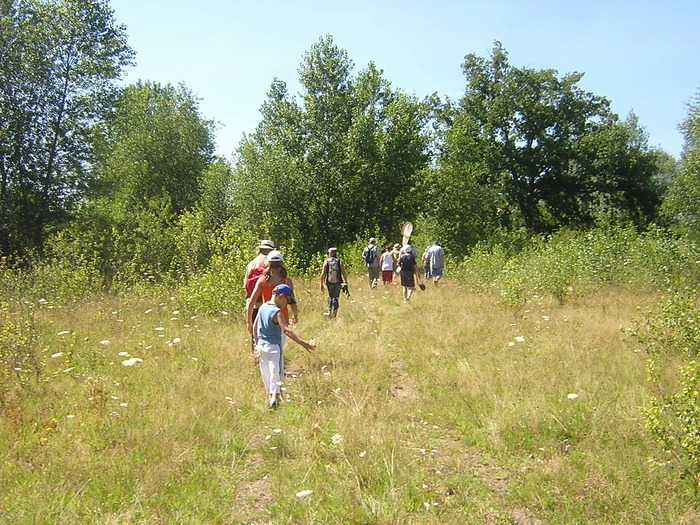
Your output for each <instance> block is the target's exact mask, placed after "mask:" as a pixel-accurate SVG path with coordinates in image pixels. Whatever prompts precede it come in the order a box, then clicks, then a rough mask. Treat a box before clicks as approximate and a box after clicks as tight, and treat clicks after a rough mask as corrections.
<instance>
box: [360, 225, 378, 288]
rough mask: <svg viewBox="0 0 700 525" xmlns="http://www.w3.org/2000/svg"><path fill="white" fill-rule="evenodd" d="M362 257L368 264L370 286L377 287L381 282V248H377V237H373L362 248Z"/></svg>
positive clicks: (366, 264)
mask: <svg viewBox="0 0 700 525" xmlns="http://www.w3.org/2000/svg"><path fill="white" fill-rule="evenodd" d="M362 258H363V259H364V260H365V266H367V274H368V277H369V286H370V288H376V287H377V283H378V282H379V248H377V239H375V238H374V237H372V238H371V239H370V240H369V244H368V245H367V246H366V247H365V249H364V250H362Z"/></svg>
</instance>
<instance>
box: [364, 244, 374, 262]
mask: <svg viewBox="0 0 700 525" xmlns="http://www.w3.org/2000/svg"><path fill="white" fill-rule="evenodd" d="M376 256H377V248H376V247H375V246H367V248H365V253H364V254H363V255H362V257H364V259H365V262H366V263H367V264H368V265H370V264H372V263H373V262H374V258H375V257H376Z"/></svg>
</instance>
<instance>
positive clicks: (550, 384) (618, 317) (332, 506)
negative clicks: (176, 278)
mask: <svg viewBox="0 0 700 525" xmlns="http://www.w3.org/2000/svg"><path fill="white" fill-rule="evenodd" d="M296 288H297V293H298V296H299V304H300V321H299V324H298V325H297V326H296V328H295V330H296V331H297V333H298V334H300V335H301V336H302V337H304V338H313V339H315V341H316V343H317V345H318V348H317V349H316V350H315V351H314V352H306V351H305V350H304V349H302V348H301V347H299V346H297V345H295V344H294V343H293V342H291V341H289V342H288V343H287V349H286V352H285V355H286V369H285V372H286V377H285V385H284V389H285V391H284V396H285V402H284V403H283V404H282V406H281V407H280V409H279V410H277V411H274V412H273V411H269V410H268V409H267V408H266V400H267V396H266V395H265V393H264V392H263V388H262V382H261V379H260V374H259V372H258V370H257V368H256V367H255V366H254V363H253V361H252V359H251V357H250V347H249V345H250V343H249V338H248V335H247V333H246V332H245V327H244V323H243V314H242V313H241V312H222V313H221V314H220V315H195V314H194V313H193V312H189V311H186V310H185V309H184V307H183V305H184V304H186V301H184V300H183V298H182V297H178V296H177V295H174V296H171V295H170V294H171V293H173V292H164V293H163V294H162V296H161V295H158V294H157V293H156V292H152V293H151V294H145V293H142V294H139V295H133V296H129V295H124V296H121V297H119V298H117V297H115V296H103V297H99V298H94V299H90V300H87V301H83V302H81V303H80V304H79V305H77V306H72V307H65V306H64V307H61V305H59V304H52V302H51V298H50V297H46V298H45V301H39V302H37V303H36V304H34V303H25V304H24V306H23V308H25V309H26V311H25V315H24V316H23V319H27V318H28V319H31V323H30V325H31V326H29V325H26V326H24V325H23V326H24V327H22V326H19V324H16V325H15V328H16V332H17V333H31V337H32V338H33V340H34V341H35V343H36V344H37V345H38V348H40V349H41V351H40V354H39V355H40V357H39V358H38V360H39V361H40V362H34V363H24V364H20V365H18V366H17V367H16V368H17V370H15V371H14V372H13V373H16V374H17V378H16V381H12V378H10V377H5V378H4V380H3V382H2V383H0V384H2V385H4V386H3V389H4V390H3V391H2V392H1V393H2V400H3V404H2V413H1V414H0V416H1V417H0V450H2V454H3V461H2V463H1V464H0V469H1V470H0V473H1V477H2V480H3V490H2V491H1V492H0V494H1V495H0V521H2V522H3V523H47V524H49V523H61V524H77V523H81V524H82V523H100V524H122V523H144V524H145V523H148V524H172V523H191V524H199V523H207V524H208V523H214V524H216V523H220V524H229V523H251V524H267V523H272V524H278V523H319V524H321V523H323V524H326V523H373V524H374V523H377V524H382V523H387V524H388V523H396V524H398V523H402V524H405V523H416V524H417V523H421V524H423V523H442V524H445V523H456V524H463V523H486V524H516V523H518V524H526V523H530V524H557V523H562V524H564V523H567V524H573V523H668V524H679V523H699V522H700V510H698V508H697V505H696V504H697V499H696V497H697V495H696V493H695V492H693V490H692V486H691V485H692V484H690V483H688V482H687V481H685V480H682V479H681V478H680V477H679V473H678V472H677V471H676V470H674V469H672V468H667V467H666V466H665V465H663V463H662V462H659V461H651V460H650V459H651V458H652V457H657V458H658V457H659V450H658V448H657V445H656V444H655V443H654V442H653V440H652V439H651V437H650V436H649V435H648V433H647V432H646V430H645V428H644V422H643V419H642V416H641V414H640V407H641V406H643V405H644V404H645V403H646V401H647V398H648V395H649V386H648V384H647V376H646V369H645V366H646V356H645V354H644V352H641V351H639V349H638V348H636V347H635V343H634V341H632V340H630V339H629V338H628V337H627V336H626V333H625V328H626V327H629V326H630V323H631V322H632V319H633V318H635V317H636V316H639V315H640V312H641V311H643V310H644V309H645V308H647V307H648V306H650V305H653V304H654V303H655V302H656V301H658V299H659V297H658V295H657V294H656V292H652V291H650V290H649V289H646V288H644V287H641V286H628V287H623V286H612V285H611V286H603V287H601V288H600V289H598V290H596V291H595V292H594V293H589V294H585V295H583V296H581V297H573V298H570V299H569V300H567V301H559V300H556V299H551V298H547V297H544V296H543V297H539V296H531V297H529V298H527V299H526V300H525V301H523V302H522V303H521V304H518V305H517V306H514V305H507V304H506V303H504V302H503V301H500V300H498V298H496V297H494V296H493V295H492V294H486V293H479V294H477V293H475V292H474V291H473V289H472V288H469V287H467V286H465V285H461V284H459V283H457V282H456V281H455V280H453V279H450V278H449V276H448V277H447V278H445V280H444V281H443V282H442V283H441V284H440V285H439V287H437V288H436V287H433V286H429V287H428V289H427V290H426V291H424V292H421V291H419V290H416V293H415V295H414V299H413V302H412V303H411V304H408V305H405V304H402V299H401V290H400V287H399V286H397V285H388V286H386V287H382V286H381V285H380V287H379V288H378V289H376V290H370V289H369V287H368V286H367V284H366V280H364V279H363V278H362V277H361V276H353V277H352V279H351V286H350V290H351V293H352V297H351V298H350V299H347V298H345V297H342V298H341V307H340V311H339V315H338V318H337V319H333V320H330V319H328V318H327V317H325V316H323V315H322V312H323V311H324V308H325V295H324V294H322V293H321V292H320V291H319V290H318V282H317V279H316V278H314V279H313V280H303V279H297V281H296ZM237 292H238V290H235V293H237ZM232 293H234V291H232ZM8 315H9V314H8ZM10 325H11V323H10V322H9V321H7V319H6V323H5V326H6V327H7V326H10ZM32 367H33V368H32ZM27 369H33V370H35V371H36V373H35V374H27V373H26V370H27ZM20 379H21V381H20ZM18 384H21V385H22V386H17V387H12V385H18Z"/></svg>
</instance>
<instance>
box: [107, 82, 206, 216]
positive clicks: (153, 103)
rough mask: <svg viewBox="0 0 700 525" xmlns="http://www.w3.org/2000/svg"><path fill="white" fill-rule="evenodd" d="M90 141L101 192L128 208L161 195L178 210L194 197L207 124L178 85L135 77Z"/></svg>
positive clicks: (202, 170)
mask: <svg viewBox="0 0 700 525" xmlns="http://www.w3.org/2000/svg"><path fill="white" fill-rule="evenodd" d="M153 130H157V133H154V132H153ZM96 143H97V144H98V147H97V154H98V156H97V158H98V161H97V166H96V170H97V173H98V175H99V182H100V186H99V194H100V195H101V196H104V197H106V198H108V199H110V200H112V201H114V202H115V203H118V204H119V205H122V206H126V207H130V208H132V207H137V208H145V207H147V206H148V202H149V201H150V200H151V199H154V198H156V199H164V198H167V199H168V200H169V206H170V208H171V210H172V211H173V213H174V214H176V215H178V214H180V213H182V212H183V211H185V210H188V209H190V208H192V207H193V206H194V204H195V203H196V202H197V201H198V200H199V198H200V192H201V184H200V181H201V180H202V178H203V174H204V173H205V171H206V170H207V167H208V166H209V163H210V162H211V161H212V160H213V150H214V142H213V124H212V122H211V121H207V120H205V119H203V118H202V117H201V115H200V114H199V108H198V102H197V100H196V98H195V97H194V95H193V94H192V93H191V92H190V91H189V90H188V89H187V87H186V86H185V85H184V84H180V85H179V86H177V87H174V86H172V85H170V84H168V85H165V86H162V85H160V84H157V83H151V82H145V83H143V82H138V83H136V84H133V85H130V86H127V87H126V88H124V89H123V90H122V92H121V93H120V94H119V97H118V98H117V100H116V103H115V107H114V111H113V113H112V114H111V115H110V117H109V118H108V119H107V120H106V122H105V124H104V126H103V127H102V129H101V130H100V134H99V136H98V137H97V138H96Z"/></svg>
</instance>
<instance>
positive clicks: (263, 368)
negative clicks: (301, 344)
mask: <svg viewBox="0 0 700 525" xmlns="http://www.w3.org/2000/svg"><path fill="white" fill-rule="evenodd" d="M257 349H258V352H259V353H260V361H259V363H260V375H261V376H262V380H263V383H264V384H265V392H267V393H268V394H279V393H281V389H280V387H281V385H282V379H283V377H284V351H283V350H284V338H282V344H281V345H268V344H267V343H258V346H257Z"/></svg>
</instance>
